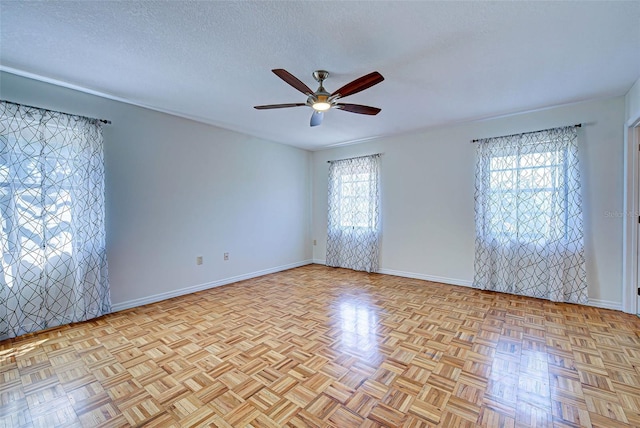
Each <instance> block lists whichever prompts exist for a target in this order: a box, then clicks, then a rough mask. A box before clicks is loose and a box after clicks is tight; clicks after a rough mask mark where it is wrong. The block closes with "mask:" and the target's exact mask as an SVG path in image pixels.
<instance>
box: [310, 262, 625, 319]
mask: <svg viewBox="0 0 640 428" xmlns="http://www.w3.org/2000/svg"><path fill="white" fill-rule="evenodd" d="M313 263H315V264H319V265H324V264H325V260H322V259H313ZM378 273H382V274H385V275H393V276H401V277H404V278H413V279H422V280H425V281H432V282H439V283H442V284H450V285H460V286H462V287H471V286H472V285H473V282H472V281H469V280H466V279H457V278H446V277H442V276H434V275H425V274H422V273H414V272H403V271H399V270H393V269H379V270H378ZM586 305H587V306H593V307H596V308H602V309H613V310H614V311H622V303H620V302H614V301H611V300H601V299H589V303H587V304H586Z"/></svg>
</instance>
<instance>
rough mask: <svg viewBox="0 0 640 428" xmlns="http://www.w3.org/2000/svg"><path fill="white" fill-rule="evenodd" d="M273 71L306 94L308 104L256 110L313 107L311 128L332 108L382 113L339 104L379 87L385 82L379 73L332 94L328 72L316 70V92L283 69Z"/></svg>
mask: <svg viewBox="0 0 640 428" xmlns="http://www.w3.org/2000/svg"><path fill="white" fill-rule="evenodd" d="M271 71H273V73H274V74H275V75H276V76H278V77H279V78H281V79H282V80H284V81H285V82H286V83H288V84H289V85H291V86H292V87H294V88H295V89H297V90H298V91H300V92H302V93H303V94H305V95H306V96H307V102H306V103H289V104H268V105H261V106H254V108H256V109H258V110H269V109H276V108H286V107H302V106H307V107H311V108H312V109H313V114H312V115H311V121H310V126H318V125H320V124H321V123H322V119H323V117H324V114H323V113H324V112H325V111H328V110H330V109H332V108H336V109H339V110H344V111H348V112H350V113H357V114H366V115H370V116H374V115H376V114H378V113H380V111H381V109H379V108H377V107H370V106H364V105H360V104H344V103H338V102H337V101H338V100H339V99H340V98H344V97H348V96H349V95H353V94H356V93H358V92H361V91H364V90H365V89H368V88H370V87H372V86H373V85H377V84H378V83H380V82H382V81H383V80H384V77H382V75H381V74H380V73H378V72H377V71H374V72H372V73H369V74H367V75H365V76H362V77H360V78H358V79H356V80H354V81H352V82H350V83H347V84H346V85H344V86H343V87H341V88H340V89H338V90H337V91H334V92H332V93H329V92H327V90H326V89H325V88H324V81H325V79H326V78H327V77H329V72H328V71H326V70H316V71H314V72H313V78H314V79H315V80H316V81H317V82H318V83H319V86H318V89H317V90H316V91H315V92H314V91H312V90H311V88H309V87H308V86H307V85H305V84H304V83H303V82H302V81H301V80H300V79H298V78H297V77H295V76H294V75H293V74H291V73H289V72H288V71H287V70H285V69H283V68H276V69H273V70H271Z"/></svg>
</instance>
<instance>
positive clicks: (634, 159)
mask: <svg viewBox="0 0 640 428" xmlns="http://www.w3.org/2000/svg"><path fill="white" fill-rule="evenodd" d="M638 127H640V117H639V118H636V119H634V120H629V121H628V122H627V124H626V129H625V133H624V161H625V163H624V173H623V174H624V190H623V199H624V200H623V213H624V214H625V215H624V217H623V218H624V221H623V223H622V237H623V241H622V307H621V310H622V311H624V312H627V313H630V314H635V313H637V310H638V308H637V307H636V306H637V295H636V290H637V287H638V220H637V218H638V216H639V215H640V213H639V212H638V211H639V210H640V205H639V204H638V192H639V191H640V189H639V188H638V182H639V181H640V176H639V174H640V166H639V165H638V158H639V156H640V155H639V150H638V148H639V147H640V141H639V140H640V138H638V133H639V132H640V131H638V129H639V128H638Z"/></svg>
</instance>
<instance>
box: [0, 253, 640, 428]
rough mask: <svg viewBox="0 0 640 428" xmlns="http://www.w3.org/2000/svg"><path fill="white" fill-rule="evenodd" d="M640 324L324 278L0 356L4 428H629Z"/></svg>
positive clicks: (287, 282)
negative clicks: (438, 427) (71, 427)
mask: <svg viewBox="0 0 640 428" xmlns="http://www.w3.org/2000/svg"><path fill="white" fill-rule="evenodd" d="M639 331H640V320H639V319H638V318H637V317H635V316H632V315H627V314H623V313H621V312H616V311H609V310H603V309H596V308H592V307H586V306H578V305H569V304H558V303H552V302H548V301H544V300H537V299H530V298H525V297H518V296H511V295H505V294H499V293H492V292H483V291H479V290H474V289H469V288H464V287H455V286H448V285H443V284H436V283H431V282H426V281H420V280H413V279H406V278H400V277H394V276H387V275H376V274H372V275H370V274H366V273H359V272H352V271H348V270H344V269H332V268H327V267H324V266H319V265H310V266H304V267H301V268H297V269H292V270H289V271H285V272H280V273H276V274H272V275H267V276H264V277H260V278H256V279H252V280H248V281H243V282H239V283H236V284H231V285H227V286H224V287H219V288H215V289H211V290H207V291H203V292H199V293H196V294H191V295H187V296H182V297H177V298H174V299H170V300H166V301H163V302H159V303H155V304H151V305H147V306H144V307H139V308H134V309H130V310H126V311H122V312H118V313H114V314H110V315H107V316H104V317H102V318H100V319H97V320H92V321H88V322H84V323H78V324H74V325H71V326H65V327H61V328H57V329H53V330H49V331H46V332H41V333H36V334H32V335H29V336H26V337H22V338H19V339H16V340H10V341H5V342H0V382H1V383H0V426H33V427H41V426H46V427H48V428H49V427H54V426H65V427H68V426H84V427H94V426H113V427H124V426H149V427H201V426H214V427H282V426H287V427H340V428H345V427H379V426H384V427H430V426H442V427H475V426H482V427H536V426H540V427H552V426H553V427H578V426H586V427H607V428H613V427H631V426H635V427H638V426H640V336H639Z"/></svg>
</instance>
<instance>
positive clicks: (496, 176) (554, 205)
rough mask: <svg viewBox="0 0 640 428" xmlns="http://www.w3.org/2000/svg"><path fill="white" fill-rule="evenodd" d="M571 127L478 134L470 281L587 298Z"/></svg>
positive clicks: (504, 289)
mask: <svg viewBox="0 0 640 428" xmlns="http://www.w3.org/2000/svg"><path fill="white" fill-rule="evenodd" d="M577 140H578V136H577V130H576V127H575V126H567V127H563V128H555V129H548V130H544V131H538V132H531V133H527V134H519V135H509V136H505V137H497V138H488V139H484V140H480V141H479V143H478V146H477V160H476V186H475V195H474V196H475V222H476V243H475V262H474V271H475V272H474V279H473V286H474V287H476V288H481V289H483V290H495V291H500V292H505V293H514V294H521V295H525V296H532V297H540V298H544V299H549V300H553V301H563V302H571V303H586V302H587V300H588V298H587V282H586V266H585V258H584V243H583V230H582V226H583V225H582V199H581V193H580V168H579V166H578V144H577Z"/></svg>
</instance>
